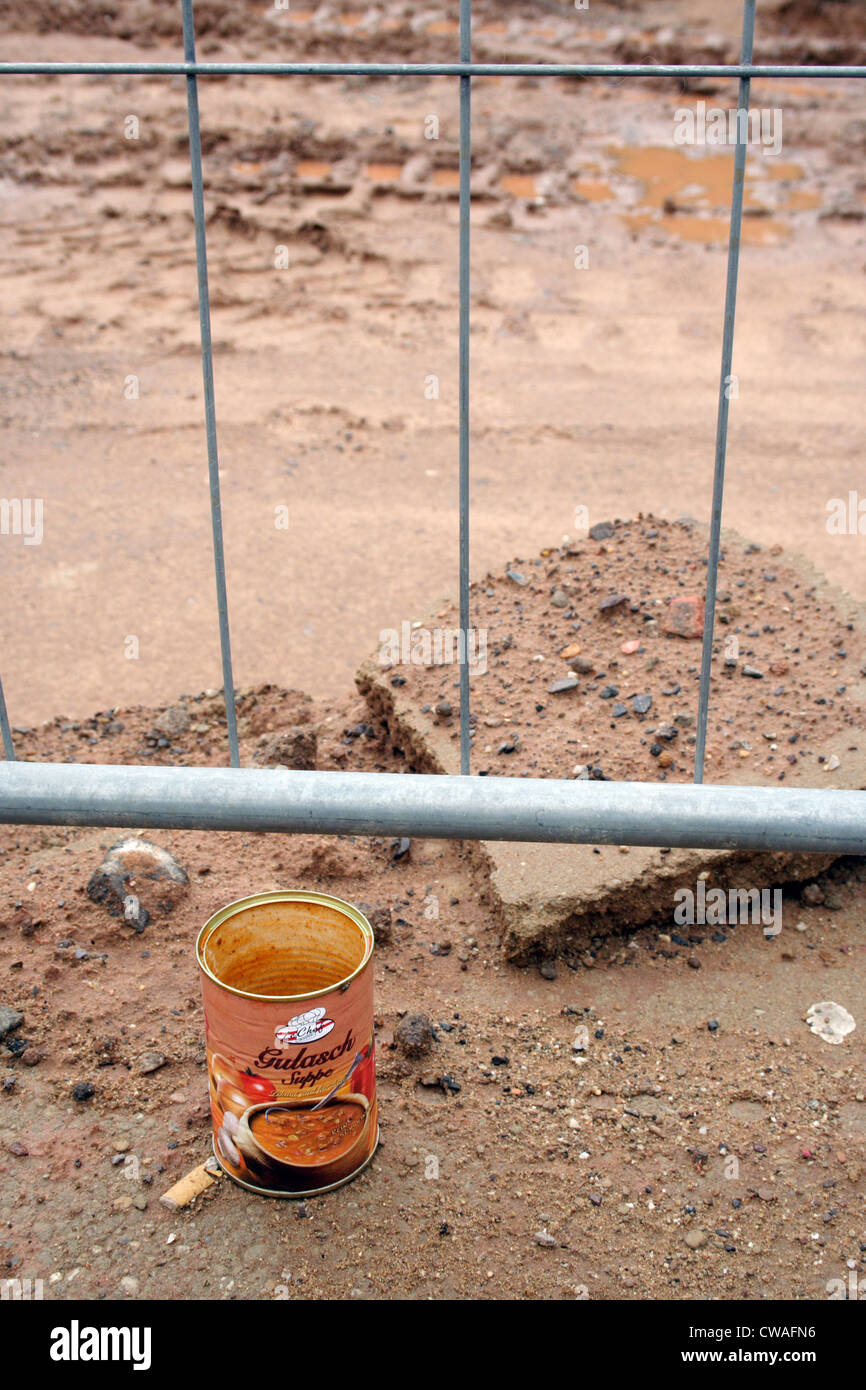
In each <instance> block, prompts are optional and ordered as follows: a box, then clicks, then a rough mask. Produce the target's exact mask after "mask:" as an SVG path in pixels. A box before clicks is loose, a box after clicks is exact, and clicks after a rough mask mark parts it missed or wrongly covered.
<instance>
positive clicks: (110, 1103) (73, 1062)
mask: <svg viewBox="0 0 866 1390" xmlns="http://www.w3.org/2000/svg"><path fill="white" fill-rule="evenodd" d="M303 703H304V702H301V704H303ZM181 707H182V708H184V709H185V710H186V711H187V712H188V713H189V714H190V718H191V720H192V719H195V720H196V722H190V724H189V727H188V728H187V730H186V731H185V732H184V733H182V734H180V735H179V736H177V737H173V738H172V739H171V740H165V739H164V742H167V743H168V747H167V748H160V747H159V746H158V738H159V737H160V735H158V734H155V733H154V732H153V729H154V724H155V722H156V721H157V720H158V719H159V717H160V714H161V713H163V712H160V711H155V710H146V709H140V708H139V709H130V710H116V709H113V710H111V711H106V712H105V713H104V714H103V715H102V716H99V717H94V718H93V719H92V720H83V721H76V722H75V723H74V725H73V726H72V727H69V726H68V725H67V724H66V723H65V722H63V721H56V722H55V723H54V724H52V725H50V726H49V727H48V728H46V729H45V730H44V731H43V732H41V733H39V734H38V735H37V734H33V735H30V736H29V737H28V738H27V739H26V740H25V744H26V746H25V748H24V749H23V750H22V751H23V752H24V753H25V754H26V756H28V757H38V758H46V759H47V758H50V759H52V760H63V759H64V758H67V757H75V758H77V759H81V760H85V761H100V762H101V761H112V762H126V761H129V762H139V761H148V760H151V759H154V758H156V759H159V760H160V761H163V762H176V763H193V762H208V761H214V756H213V754H215V753H216V744H217V738H214V735H217V736H218V734H219V730H220V716H219V701H218V699H217V698H216V697H214V696H212V695H211V696H207V695H205V696H202V697H196V698H193V699H188V700H186V701H184V702H183V704H182V706H181ZM299 707H300V706H299V700H298V697H297V696H296V695H291V694H287V693H285V692H282V691H279V690H276V689H274V688H272V687H271V688H266V689H264V690H259V691H256V692H249V693H247V694H246V695H245V696H244V697H243V699H242V700H241V732H242V748H243V752H244V756H245V758H246V759H249V758H250V757H251V756H252V752H253V751H254V749H255V748H256V746H257V744H258V740H259V739H260V738H261V737H262V735H263V733H266V732H267V731H268V730H269V729H276V730H279V729H280V728H281V727H282V726H283V725H284V724H285V723H286V721H290V722H291V723H292V724H294V721H295V720H296V718H297V715H298V710H299ZM174 708H175V709H177V708H179V707H178V706H175V707H174ZM307 713H308V714H309V716H310V719H311V720H314V721H315V722H320V724H321V727H322V728H323V735H322V738H321V741H320V748H319V765H320V767H323V768H334V767H338V766H342V767H346V768H349V769H354V770H358V771H366V770H369V771H373V770H391V771H393V770H398V769H399V767H400V766H401V760H400V759H398V758H397V757H396V756H395V755H394V754H393V753H392V752H391V751H390V750H389V748H388V746H387V745H386V744H385V743H383V742H382V741H381V740H380V739H379V738H378V737H376V735H375V732H374V730H373V729H372V728H371V726H370V725H369V723H368V722H367V721H366V719H365V713H366V711H365V709H364V706H363V705H362V704H361V702H360V701H358V700H355V701H353V702H351V703H349V702H345V703H343V704H341V705H340V704H338V705H333V704H331V705H327V704H317V703H315V702H313V704H312V705H310V706H308V707H307ZM120 726H122V727H120ZM204 726H207V727H206V728H204ZM209 739H213V741H214V748H213V750H212V755H211V756H208V755H207V754H206V753H205V752H204V751H203V745H205V744H206V742H207V741H208V740H209ZM220 752H221V750H220ZM115 838H116V836H115V835H113V834H112V833H111V832H110V831H104V830H100V831H79V832H73V831H68V830H62V829H53V828H51V829H49V828H32V829H24V828H19V827H13V826H7V827H2V828H0V882H2V888H3V900H2V909H0V914H2V930H0V977H2V979H3V981H4V984H3V1002H4V1003H5V1004H6V1005H8V1006H11V1007H13V1008H15V1009H17V1010H18V1011H19V1012H21V1013H23V1014H24V1021H23V1023H21V1024H20V1025H19V1026H18V1027H17V1028H16V1029H15V1030H14V1031H13V1032H11V1033H9V1034H7V1037H6V1040H5V1041H6V1048H5V1055H4V1057H3V1061H2V1076H3V1083H2V1091H0V1113H2V1134H3V1142H2V1154H0V1175H2V1179H0V1182H2V1198H0V1203H2V1205H0V1218H2V1226H0V1257H2V1261H3V1264H4V1265H5V1271H6V1273H5V1277H12V1278H42V1279H43V1280H44V1281H45V1289H46V1295H45V1296H46V1297H50V1298H97V1297H107V1298H125V1297H134V1298H135V1297H139V1298H146V1297H155V1298H165V1297H169V1296H170V1297H183V1298H192V1297H205V1298H225V1299H230V1298H256V1299H261V1298H276V1299H283V1298H287V1297H292V1298H295V1297H306V1298H310V1297H312V1298H318V1297H356V1298H358V1297H371V1298H382V1297H411V1298H427V1297H435V1298H442V1297H449V1296H453V1297H459V1298H468V1297H472V1298H478V1297H481V1298H487V1297H499V1298H551V1297H555V1298H584V1297H589V1298H647V1297H654V1298H662V1299H682V1298H722V1299H729V1298H737V1297H740V1298H748V1299H758V1298H762V1297H771V1296H776V1297H793V1298H804V1299H824V1298H827V1297H828V1296H829V1291H828V1281H829V1280H833V1279H842V1280H847V1279H848V1271H849V1269H853V1270H855V1271H856V1277H857V1279H861V1278H862V1277H863V1274H864V1272H866V1223H864V1200H866V1171H864V1163H863V1143H864V1135H866V1098H864V1091H863V1086H864V1083H863V1031H862V1009H863V1003H864V999H866V947H864V942H863V932H862V921H863V912H864V907H866V861H864V860H842V861H838V862H837V863H836V864H835V865H833V866H832V867H831V868H830V869H829V870H828V871H827V873H826V874H824V875H822V876H821V877H820V879H819V880H817V883H813V884H811V885H807V886H806V887H807V888H808V889H809V891H808V892H807V891H806V889H802V890H801V889H800V888H796V889H794V888H792V889H791V891H790V892H788V893H786V895H785V898H784V900H783V913H782V931H781V932H780V933H779V934H778V935H777V936H774V937H768V936H766V935H765V934H764V932H763V931H762V929H761V927H760V926H759V925H749V924H743V923H741V924H740V925H737V926H736V927H728V928H726V929H725V930H724V931H718V930H715V929H713V928H711V927H704V928H701V927H699V926H698V927H693V928H684V927H677V926H676V925H675V924H674V923H673V921H672V920H662V921H656V922H654V923H649V924H646V925H644V926H643V927H641V928H639V929H637V930H634V931H629V932H626V933H624V934H621V935H617V936H611V937H607V938H604V939H601V938H599V939H598V940H597V941H595V942H594V943H593V946H592V949H591V950H590V951H588V952H586V953H585V954H584V956H583V957H582V958H581V959H580V960H575V959H569V960H568V962H567V961H566V960H563V959H560V960H559V961H558V962H557V963H556V964H555V965H554V966H553V968H551V966H552V963H551V961H550V960H548V961H546V962H544V963H543V966H542V968H543V969H544V971H545V974H542V973H541V971H540V969H536V968H534V967H524V968H522V969H520V968H517V967H516V966H513V965H509V964H508V962H507V961H506V960H505V958H504V956H503V954H502V949H501V946H500V943H499V940H498V939H497V937H496V936H495V934H494V931H493V929H492V927H491V924H490V920H489V915H488V913H487V912H486V910H485V908H484V907H483V906H482V904H481V901H480V899H481V896H482V894H483V890H484V884H483V883H481V882H480V881H479V879H478V878H477V876H476V874H477V871H476V870H474V869H473V867H472V865H471V863H470V861H469V858H468V856H467V854H466V851H465V850H463V849H461V847H460V846H458V845H455V844H451V843H446V842H431V841H426V842H425V841H413V842H412V844H411V849H410V851H409V853H408V855H404V856H402V857H400V858H399V859H398V858H396V857H395V848H394V845H392V844H391V843H389V842H383V841H377V840H352V839H346V838H328V837H305V836H301V837H289V836H285V837H284V836H273V835H272V836H267V835H263V834H253V835H246V836H242V835H228V834H220V835H214V834H207V835H206V834H200V833H193V832H174V833H170V834H169V833H160V834H155V835H154V836H153V838H154V839H155V840H156V841H157V843H159V844H160V845H162V846H164V847H165V848H167V849H169V850H170V851H171V852H172V853H174V854H175V856H176V857H177V859H178V861H179V862H180V864H181V866H182V867H183V868H184V869H185V870H186V872H187V874H188V876H189V886H188V888H187V890H186V891H185V892H184V894H183V895H182V897H181V898H180V900H179V901H177V902H175V904H174V905H173V907H172V909H171V911H170V912H169V913H168V914H165V913H162V912H159V911H155V912H154V914H153V918H152V920H151V922H150V923H148V925H147V926H146V927H145V929H144V931H143V932H140V933H138V932H136V931H135V930H134V929H133V928H132V927H129V926H127V925H126V924H125V923H124V921H123V919H122V918H119V917H117V916H112V915H111V914H110V912H109V911H108V909H107V907H106V906H105V905H104V904H99V903H95V902H93V901H92V900H91V899H90V898H89V897H88V894H87V885H88V882H89V880H90V876H91V874H92V873H93V872H94V870H95V869H96V868H97V867H98V866H99V863H100V861H101V859H102V850H103V847H107V846H108V845H110V844H111V843H113V841H114V840H115ZM297 885H303V886H304V887H307V888H315V889H317V890H321V891H325V892H331V893H334V894H336V895H337V896H342V897H344V898H346V899H348V900H349V901H352V902H357V903H366V904H368V905H369V906H370V908H372V909H374V910H375V909H386V910H390V916H391V928H392V938H393V939H392V940H391V941H390V942H387V943H386V942H383V943H382V944H381V945H380V946H379V948H378V950H377V956H376V970H375V992H376V1012H377V1046H378V1059H377V1071H378V1080H379V1088H380V1099H381V1127H382V1145H381V1148H380V1150H379V1152H378V1155H377V1157H376V1158H375V1160H374V1162H373V1164H372V1166H371V1168H370V1169H369V1170H368V1171H366V1172H365V1173H364V1174H363V1175H362V1176H361V1177H359V1178H358V1179H357V1180H356V1181H355V1182H354V1183H352V1184H351V1185H350V1186H348V1187H346V1188H344V1189H342V1190H340V1191H338V1192H335V1193H331V1194H329V1195H326V1196H323V1197H319V1198H317V1199H315V1200H311V1201H308V1202H306V1203H305V1204H302V1205H298V1204H297V1203H293V1202H286V1201H280V1200H278V1199H277V1200H275V1199H266V1198H258V1197H254V1196H250V1194H248V1193H247V1192H245V1191H243V1190H242V1189H241V1188H238V1187H236V1186H235V1185H234V1184H232V1183H231V1182H230V1181H229V1180H228V1179H226V1178H222V1179H220V1181H219V1182H218V1184H217V1185H215V1186H214V1187H213V1188H211V1189H210V1190H209V1191H208V1193H207V1194H205V1196H204V1197H201V1198H199V1199H198V1202H197V1204H196V1205H195V1206H194V1207H193V1208H192V1209H191V1210H188V1211H183V1212H180V1213H171V1212H169V1211H168V1210H166V1209H165V1208H164V1207H163V1206H162V1205H160V1203H159V1200H158V1199H159V1196H160V1195H161V1193H163V1192H164V1191H166V1190H167V1189H168V1188H169V1187H170V1186H171V1185H172V1183H173V1182H174V1181H175V1180H176V1179H177V1178H178V1177H180V1176H181V1175H182V1174H184V1173H185V1172H187V1171H188V1170H189V1169H191V1168H192V1167H194V1166H195V1165H196V1164H197V1163H200V1162H201V1161H203V1159H204V1158H205V1157H206V1155H207V1153H208V1151H209V1144H210V1116H209V1109H208V1102H207V1086H206V1077H205V1070H204V1044H203V1023H202V1017H201V1005H200V999H199V989H198V979H197V967H196V963H195V956H194V950H193V943H194V938H195V933H196V931H197V929H198V927H199V926H200V925H201V923H202V922H203V921H205V920H206V918H207V916H208V915H209V914H210V913H211V912H213V911H215V910H216V909H217V908H218V907H220V906H222V905H223V904H224V903H226V902H229V901H231V900H233V899H235V898H237V897H239V896H243V895H244V894H246V893H247V892H249V891H251V890H252V889H253V888H254V889H255V890H256V891H267V890H269V889H276V888H280V887H291V886H297ZM816 886H817V889H818V891H817V892H816V891H815V889H816ZM386 915H387V914H386ZM683 933H685V934H683ZM386 935H387V933H386ZM551 977H552V978H551ZM827 999H833V1000H835V1001H837V1002H838V1003H841V1004H842V1005H843V1006H845V1007H847V1008H848V1009H849V1010H850V1011H851V1012H852V1013H853V1014H854V1015H855V1016H858V1017H859V1023H860V1026H859V1027H858V1029H857V1030H855V1032H854V1033H853V1034H849V1036H848V1037H847V1038H846V1039H845V1040H844V1042H842V1043H841V1044H839V1045H838V1046H834V1045H830V1044H828V1043H826V1042H824V1041H823V1040H822V1039H820V1038H819V1037H817V1036H815V1035H813V1034H812V1033H811V1032H810V1031H809V1029H808V1028H807V1026H806V1024H805V1022H804V1016H805V1013H806V1010H807V1009H808V1008H809V1006H810V1005H811V1004H814V1003H818V1002H819V1001H823V1000H827ZM419 1012H420V1013H424V1014H426V1015H427V1016H428V1017H429V1019H430V1021H431V1023H432V1025H433V1032H434V1034H435V1038H433V1039H431V1042H430V1047H429V1050H428V1052H427V1053H426V1054H424V1055H422V1056H421V1057H412V1056H407V1055H406V1054H405V1052H404V1050H403V1048H402V1046H401V1045H400V1043H399V1040H398V1037H397V1036H395V1029H396V1028H397V1025H398V1023H399V1020H400V1018H401V1016H403V1015H405V1014H406V1013H409V1014H413V1013H419ZM575 1044H577V1045H578V1048H579V1050H576V1048H575ZM153 1053H157V1054H158V1055H159V1057H161V1058H163V1059H164V1065H160V1066H159V1067H158V1069H157V1070H156V1071H148V1070H146V1069H147V1068H148V1067H151V1066H152V1065H153V1057H152V1055H151V1054H153ZM81 1083H84V1085H85V1087H92V1088H93V1094H92V1095H90V1096H89V1098H88V1099H86V1100H82V1101H76V1100H75V1099H74V1098H73V1091H74V1088H75V1087H76V1086H78V1085H80V1084H81ZM687 1240H691V1241H693V1242H695V1246H696V1248H692V1246H691V1245H690V1244H688V1243H687ZM849 1262H852V1263H850V1264H849Z"/></svg>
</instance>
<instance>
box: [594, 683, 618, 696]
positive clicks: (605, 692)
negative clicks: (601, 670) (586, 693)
mask: <svg viewBox="0 0 866 1390" xmlns="http://www.w3.org/2000/svg"><path fill="white" fill-rule="evenodd" d="M618 694H619V686H616V685H606V686H605V687H604V688H603V689H602V690H600V691H599V692H598V697H599V699H600V700H612V699H613V698H614V696H615V695H618Z"/></svg>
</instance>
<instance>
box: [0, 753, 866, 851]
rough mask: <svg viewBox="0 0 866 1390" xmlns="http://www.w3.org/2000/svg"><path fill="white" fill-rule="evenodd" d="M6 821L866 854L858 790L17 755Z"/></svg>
mask: <svg viewBox="0 0 866 1390" xmlns="http://www.w3.org/2000/svg"><path fill="white" fill-rule="evenodd" d="M0 821H8V822H12V823H14V824H26V825H110V826H130V827H136V828H141V827H149V828H156V829H174V830H191V829H203V830H271V831H281V832H284V833H288V832H290V833H302V834H312V833H317V834H338V835H386V836H387V835H410V836H411V835H415V836H421V837H423V838H429V839H447V840H452V839H457V840H524V841H548V842H553V841H561V842H564V843H568V844H583V843H587V844H616V845H622V844H628V845H662V846H665V847H667V846H670V847H671V848H673V847H690V846H691V847H694V848H697V849H767V850H769V849H784V850H814V851H816V852H821V851H824V852H827V853H833V854H862V853H864V852H866V816H864V793H863V792H856V791H834V790H829V791H816V790H811V789H807V788H804V789H803V790H793V789H790V790H788V789H782V788H781V787H730V786H715V787H708V786H696V785H693V784H691V783H675V782H668V783H664V782H656V783H653V782H593V781H589V782H578V781H568V782H564V781H558V780H554V779H553V778H539V779H537V780H536V781H533V782H530V781H529V780H528V779H524V778H522V777H458V776H453V777H437V776H430V775H429V774H411V773H410V774H403V773H397V772H287V771H283V770H280V769H278V768H274V769H270V768H240V769H238V768H227V767H182V768H181V767H124V766H120V767H115V766H100V765H87V764H82V763H12V764H10V765H9V766H8V767H7V769H6V770H5V772H4V775H3V777H2V778H0Z"/></svg>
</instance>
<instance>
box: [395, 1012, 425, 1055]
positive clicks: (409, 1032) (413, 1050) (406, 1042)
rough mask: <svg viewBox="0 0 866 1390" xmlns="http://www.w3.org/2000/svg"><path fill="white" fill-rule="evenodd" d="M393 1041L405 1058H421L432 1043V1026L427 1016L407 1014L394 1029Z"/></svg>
mask: <svg viewBox="0 0 866 1390" xmlns="http://www.w3.org/2000/svg"><path fill="white" fill-rule="evenodd" d="M394 1041H395V1042H396V1044H397V1046H398V1047H399V1048H400V1049H401V1050H402V1051H403V1052H404V1053H405V1054H406V1056H407V1057H423V1056H424V1054H425V1053H427V1052H429V1051H430V1049H431V1047H432V1046H433V1042H434V1033H433V1025H432V1023H431V1022H430V1019H429V1017H428V1015H427V1014H407V1015H406V1017H405V1018H401V1019H400V1022H399V1023H398V1024H397V1026H396V1028H395V1029H394Z"/></svg>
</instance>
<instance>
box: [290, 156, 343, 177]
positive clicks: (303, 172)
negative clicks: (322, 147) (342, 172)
mask: <svg viewBox="0 0 866 1390" xmlns="http://www.w3.org/2000/svg"><path fill="white" fill-rule="evenodd" d="M333 168H334V166H333V164H326V163H325V161H324V160H321V159H299V160H298V162H297V164H296V165H295V178H296V179H326V178H328V177H329V176H330V174H331V172H332V170H333Z"/></svg>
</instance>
